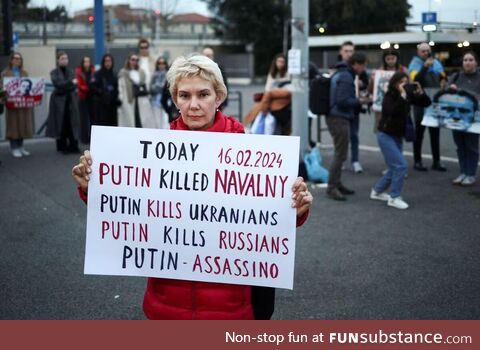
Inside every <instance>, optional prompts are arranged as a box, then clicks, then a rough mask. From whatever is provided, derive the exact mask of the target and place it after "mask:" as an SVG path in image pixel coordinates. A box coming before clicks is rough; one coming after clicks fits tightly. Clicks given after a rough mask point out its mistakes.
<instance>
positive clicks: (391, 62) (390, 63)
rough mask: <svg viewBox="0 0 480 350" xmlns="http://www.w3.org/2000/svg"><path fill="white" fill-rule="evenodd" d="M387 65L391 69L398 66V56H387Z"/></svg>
mask: <svg viewBox="0 0 480 350" xmlns="http://www.w3.org/2000/svg"><path fill="white" fill-rule="evenodd" d="M385 64H386V65H387V67H389V68H393V67H395V65H396V64H397V56H395V55H387V56H385Z"/></svg>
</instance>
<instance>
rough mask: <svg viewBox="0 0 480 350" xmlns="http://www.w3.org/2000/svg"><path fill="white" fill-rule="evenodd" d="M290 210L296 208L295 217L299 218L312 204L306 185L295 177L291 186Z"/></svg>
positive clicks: (311, 197) (301, 179) (300, 178)
mask: <svg viewBox="0 0 480 350" xmlns="http://www.w3.org/2000/svg"><path fill="white" fill-rule="evenodd" d="M292 192H293V194H292V199H293V203H292V208H297V217H301V216H302V215H303V214H305V213H306V212H307V210H309V209H310V206H311V205H312V202H313V196H312V194H311V193H310V192H309V191H308V188H307V184H306V183H305V181H304V180H303V178H302V177H300V176H299V177H297V179H296V180H295V182H294V184H293V186H292Z"/></svg>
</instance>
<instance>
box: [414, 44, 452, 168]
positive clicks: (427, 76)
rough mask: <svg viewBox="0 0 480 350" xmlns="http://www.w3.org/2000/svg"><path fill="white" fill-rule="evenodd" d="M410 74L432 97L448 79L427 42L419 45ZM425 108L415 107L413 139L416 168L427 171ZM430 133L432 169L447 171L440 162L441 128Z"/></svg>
mask: <svg viewBox="0 0 480 350" xmlns="http://www.w3.org/2000/svg"><path fill="white" fill-rule="evenodd" d="M408 74H409V76H410V80H411V81H418V82H419V83H420V85H422V88H423V90H425V92H426V93H427V94H428V95H429V96H430V97H431V98H432V97H433V95H434V94H435V93H436V92H437V91H438V90H440V88H442V87H443V85H444V83H445V79H446V74H445V70H444V69H443V66H442V64H441V63H440V61H439V60H437V59H434V58H433V57H432V49H431V48H430V45H428V44H427V43H421V44H419V45H418V46H417V55H416V56H414V57H413V58H412V60H411V61H410V64H409V65H408ZM424 113H425V109H424V108H423V107H415V106H414V107H413V116H414V118H415V141H413V157H414V162H415V163H414V166H413V168H414V169H415V170H419V171H427V168H426V167H425V166H423V162H422V143H423V134H424V133H425V126H423V125H422V120H423V115H424ZM428 131H429V134H430V146H431V148H432V157H433V163H432V169H433V170H437V171H447V168H445V166H444V165H443V164H442V163H441V162H440V129H439V128H433V127H429V128H428Z"/></svg>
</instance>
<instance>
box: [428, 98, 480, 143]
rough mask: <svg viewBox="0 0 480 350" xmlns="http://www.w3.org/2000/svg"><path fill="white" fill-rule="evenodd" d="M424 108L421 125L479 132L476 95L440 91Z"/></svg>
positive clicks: (479, 119) (479, 120)
mask: <svg viewBox="0 0 480 350" xmlns="http://www.w3.org/2000/svg"><path fill="white" fill-rule="evenodd" d="M432 101H433V102H432V104H431V106H430V107H428V108H427V109H426V110H425V115H424V116H423V119H422V125H424V126H429V127H435V128H439V127H440V128H447V129H452V130H458V131H463V132H470V133H475V134H480V110H479V109H478V100H477V99H476V97H475V96H474V95H472V94H470V93H468V92H466V91H462V90H459V91H440V92H438V93H437V94H435V95H434V96H433V98H432Z"/></svg>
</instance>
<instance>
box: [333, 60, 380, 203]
mask: <svg viewBox="0 0 480 350" xmlns="http://www.w3.org/2000/svg"><path fill="white" fill-rule="evenodd" d="M366 64H367V57H366V56H365V54H363V53H361V52H356V53H354V54H353V55H352V56H351V57H350V59H349V61H348V66H347V69H342V70H341V71H338V72H337V73H336V74H334V75H333V77H332V79H331V82H330V114H329V115H328V116H327V118H326V122H327V127H328V131H329V132H330V134H331V135H332V139H333V147H334V155H333V159H332V163H331V164H330V169H329V179H328V187H327V196H328V198H330V199H334V200H339V201H344V200H346V197H345V195H350V194H354V193H355V191H353V190H351V189H348V188H347V187H345V186H344V185H343V184H342V182H341V176H342V166H343V163H344V162H345V160H347V155H348V143H349V140H350V121H351V120H352V119H353V118H354V115H355V112H356V109H357V108H358V107H359V106H360V105H361V104H364V103H370V101H371V99H370V98H369V97H360V98H357V97H356V94H355V77H356V76H357V75H359V74H361V73H362V72H364V71H365V67H366Z"/></svg>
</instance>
